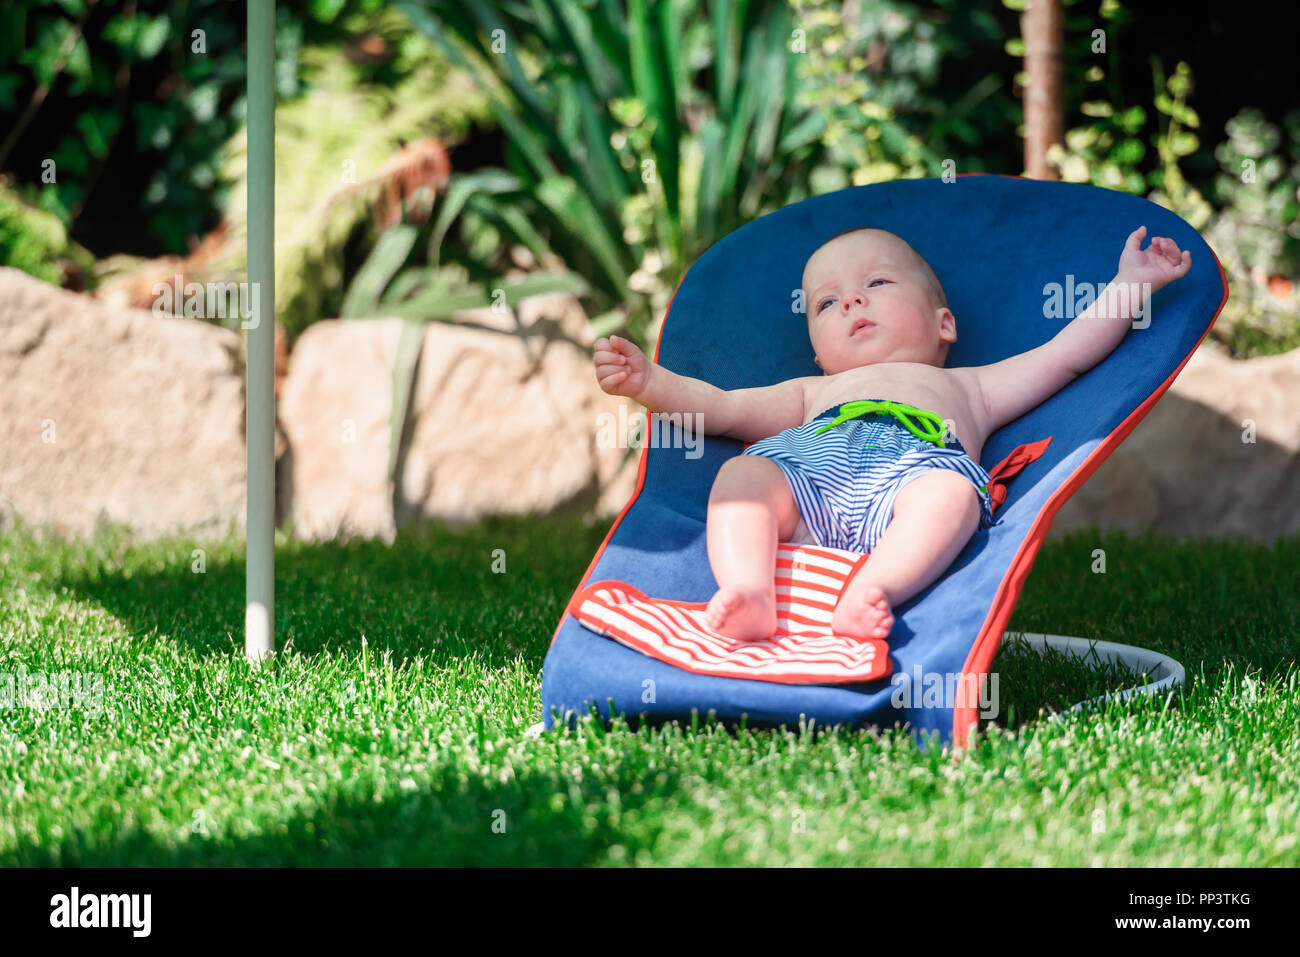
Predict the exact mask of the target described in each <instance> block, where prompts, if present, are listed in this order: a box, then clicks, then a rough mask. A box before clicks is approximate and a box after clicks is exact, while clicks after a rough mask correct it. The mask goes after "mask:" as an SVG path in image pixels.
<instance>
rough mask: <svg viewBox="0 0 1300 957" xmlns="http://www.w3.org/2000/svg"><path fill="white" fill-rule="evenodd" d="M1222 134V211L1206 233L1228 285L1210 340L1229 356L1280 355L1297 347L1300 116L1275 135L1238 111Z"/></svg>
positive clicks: (1259, 119) (1259, 118) (1250, 113)
mask: <svg viewBox="0 0 1300 957" xmlns="http://www.w3.org/2000/svg"><path fill="white" fill-rule="evenodd" d="M1226 131H1227V134H1228V138H1227V140H1226V141H1224V142H1223V143H1220V144H1219V146H1218V148H1217V149H1216V150H1215V157H1216V158H1217V159H1218V161H1219V164H1220V167H1221V170H1222V172H1221V173H1220V175H1219V177H1218V179H1217V180H1216V181H1215V194H1216V198H1217V201H1218V202H1219V203H1220V204H1221V205H1222V209H1221V210H1220V211H1219V213H1218V214H1217V215H1216V217H1215V219H1214V221H1213V223H1212V224H1211V225H1210V227H1209V229H1208V230H1207V231H1206V238H1207V240H1208V241H1209V242H1210V243H1211V244H1212V245H1213V246H1214V249H1215V252H1216V253H1218V255H1219V258H1220V259H1221V260H1223V264H1224V270H1225V272H1227V274H1228V277H1229V283H1230V285H1231V295H1230V296H1229V299H1228V302H1227V304H1226V305H1225V306H1224V307H1223V312H1222V313H1221V314H1220V316H1219V321H1218V322H1217V323H1216V324H1215V333H1216V336H1217V337H1218V338H1219V339H1220V340H1221V341H1223V342H1224V343H1225V344H1226V345H1227V346H1228V347H1229V348H1230V349H1231V350H1232V352H1233V354H1234V355H1238V356H1246V355H1260V354H1268V353H1275V352H1285V351H1288V350H1290V349H1294V348H1297V347H1300V294H1298V293H1297V286H1298V285H1300V110H1293V111H1291V112H1290V113H1288V114H1287V115H1286V116H1285V117H1283V120H1282V132H1279V130H1278V128H1277V127H1276V126H1274V125H1273V124H1272V123H1269V122H1268V121H1267V120H1266V119H1265V118H1264V117H1263V115H1262V114H1261V113H1260V112H1259V111H1258V110H1254V109H1243V110H1241V111H1240V112H1239V113H1237V115H1236V116H1234V117H1233V118H1232V119H1230V120H1229V121H1228V122H1227V124H1226Z"/></svg>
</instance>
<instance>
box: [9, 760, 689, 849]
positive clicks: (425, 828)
mask: <svg viewBox="0 0 1300 957" xmlns="http://www.w3.org/2000/svg"><path fill="white" fill-rule="evenodd" d="M519 770H520V771H521V772H522V773H520V774H519V775H518V776H517V777H513V778H511V779H510V780H509V782H508V783H502V782H500V781H485V780H484V779H482V778H480V777H477V776H474V775H464V774H463V772H462V771H461V770H459V769H455V768H449V769H445V770H444V771H443V773H442V775H441V777H440V778H439V779H438V780H437V781H435V782H434V785H433V788H430V787H429V785H428V783H424V784H422V785H421V787H420V788H419V789H416V790H411V791H409V792H406V793H403V794H400V795H388V796H386V797H385V798H383V799H382V800H380V801H378V802H376V801H374V800H373V799H372V797H371V796H370V795H369V794H367V793H364V789H363V788H354V789H353V790H351V791H348V792H346V793H337V792H336V793H331V794H329V795H327V796H325V797H324V799H323V800H322V802H321V803H320V804H319V805H317V806H315V807H311V808H306V809H302V810H300V811H298V812H297V813H291V814H286V815H285V816H284V817H282V818H280V819H278V820H270V821H266V822H265V823H264V824H263V828H264V830H265V833H261V834H257V835H254V836H247V837H212V838H208V837H205V836H203V834H202V833H195V829H196V828H199V825H194V826H189V827H187V826H186V825H184V824H182V825H181V827H182V828H183V829H184V832H185V833H187V834H188V839H186V840H184V841H183V842H180V843H176V844H173V843H171V842H169V841H166V840H162V841H160V840H159V839H158V838H157V837H156V836H154V835H151V834H149V833H147V832H145V831H143V830H140V829H138V828H132V829H130V830H122V829H114V830H112V831H111V832H108V833H104V832H103V831H102V830H101V829H98V828H96V829H74V830H72V831H71V833H68V834H67V835H66V836H65V837H64V838H63V839H62V840H61V841H60V842H59V844H58V846H57V847H49V846H46V845H41V844H35V843H29V842H28V841H27V840H23V841H22V842H20V843H19V844H18V846H17V847H16V849H15V850H14V851H12V852H11V853H10V854H8V855H6V860H5V862H4V863H6V864H7V865H11V866H25V867H51V866H62V867H67V866H79V867H155V866H156V867H194V866H201V867H234V866H238V867H268V866H270V867H274V866H294V867H304V866H306V867H323V866H330V867H337V866H372V867H375V866H449V867H474V866H485V867H486V866H516V867H530V866H547V867H578V866H585V865H591V864H597V863H600V862H602V861H603V860H605V859H606V858H607V857H608V855H609V851H610V848H612V847H614V846H616V845H621V846H622V847H623V848H625V850H626V857H625V860H626V861H627V862H633V861H634V860H635V858H636V855H637V852H638V851H640V850H642V849H643V848H646V847H648V846H649V845H651V844H652V843H653V842H654V840H655V838H656V836H657V835H656V834H655V832H654V824H653V819H654V817H655V816H654V815H638V820H640V821H645V822H647V825H646V827H645V828H639V829H638V830H637V833H636V834H635V835H631V836H630V835H629V834H627V833H625V832H624V831H623V830H622V829H621V815H623V814H627V813H628V812H638V811H640V810H641V809H643V808H644V807H645V806H646V805H647V804H649V803H651V802H653V801H661V800H662V799H663V797H664V795H666V794H670V793H672V792H673V791H674V790H675V789H676V788H677V786H678V782H677V781H676V780H674V779H671V778H666V777H665V774H666V772H664V773H661V774H660V775H659V776H658V778H657V779H654V778H653V776H652V777H651V778H646V776H645V775H644V774H642V773H640V772H638V771H636V770H633V769H629V770H628V771H627V772H625V773H624V774H621V775H619V776H618V777H617V778H615V779H613V780H611V779H610V778H609V777H606V776H600V775H597V776H584V777H583V778H582V779H581V780H574V779H573V777H571V776H566V777H565V778H564V780H563V781H560V780H559V779H558V777H556V776H552V775H547V774H529V773H528V770H527V766H525V767H523V768H520V769H519ZM638 783H641V784H642V786H643V789H642V790H641V791H640V792H639V793H638V792H635V791H634V790H633V788H634V786H636V785H637V784H638ZM615 788H616V789H617V790H618V792H619V800H618V801H617V802H611V801H610V799H609V792H610V791H611V790H613V789H615ZM211 823H212V825H213V827H214V828H215V827H216V826H217V825H220V829H221V830H222V831H224V832H227V833H228V832H229V831H232V830H236V829H238V824H237V823H236V822H231V821H213V822H211ZM206 826H207V824H206V823H203V827H206ZM199 829H200V830H202V828H199Z"/></svg>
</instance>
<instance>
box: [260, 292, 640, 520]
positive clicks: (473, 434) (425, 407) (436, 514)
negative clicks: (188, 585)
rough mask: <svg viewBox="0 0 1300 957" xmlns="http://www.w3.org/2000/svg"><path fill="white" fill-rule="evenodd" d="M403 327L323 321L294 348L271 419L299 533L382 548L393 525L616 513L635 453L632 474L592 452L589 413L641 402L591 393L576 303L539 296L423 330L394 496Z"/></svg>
mask: <svg viewBox="0 0 1300 957" xmlns="http://www.w3.org/2000/svg"><path fill="white" fill-rule="evenodd" d="M401 327H402V322H401V320H396V319H378V320H376V319H368V320H330V321H326V322H318V323H313V324H312V325H311V326H310V327H309V328H308V329H307V330H306V331H305V332H304V333H303V334H302V336H301V337H300V338H299V340H298V343H297V345H296V347H295V349H294V351H293V353H292V355H291V356H290V361H289V374H288V378H287V380H286V384H285V393H284V401H283V403H282V405H281V409H280V416H281V421H282V423H283V425H284V429H285V433H286V435H287V436H288V440H289V446H290V450H289V453H288V455H287V461H289V462H290V463H291V464H290V467H289V469H288V472H287V475H288V480H289V482H290V483H291V487H292V491H291V494H290V496H289V505H288V510H289V515H290V517H291V521H292V525H293V532H294V534H295V536H298V537H301V538H305V539H309V540H321V539H326V538H330V537H333V536H336V535H347V536H351V535H357V536H363V537H371V536H375V537H381V538H383V539H384V540H386V541H390V542H391V541H392V539H393V536H394V535H395V533H396V528H397V527H398V526H400V525H402V524H405V523H407V522H410V521H416V520H420V519H426V518H438V519H442V520H444V521H448V522H452V523H459V522H468V521H473V520H475V519H477V518H479V517H481V516H484V515H488V514H522V513H541V512H547V511H550V510H552V509H555V508H558V507H562V506H566V505H581V506H582V507H584V508H589V509H594V510H595V511H596V512H597V513H598V514H600V513H602V510H603V511H604V513H605V514H610V515H612V514H614V513H616V512H617V511H618V510H620V509H621V508H622V506H623V504H624V503H625V502H626V500H627V498H628V496H630V494H631V491H632V487H633V485H634V483H635V478H636V456H635V454H634V455H633V456H632V457H631V468H630V469H629V468H628V467H627V465H628V459H629V456H628V455H627V450H626V449H624V448H600V447H599V445H598V442H597V435H598V432H599V426H600V418H599V416H600V415H601V413H608V414H611V415H614V416H618V415H620V414H621V415H624V416H627V415H629V414H632V413H634V412H636V411H638V410H639V408H640V407H639V406H635V404H634V403H630V402H628V401H627V400H622V399H617V398H614V397H611V396H607V395H605V394H604V393H603V392H602V391H601V390H600V386H599V385H598V384H597V382H596V377H595V374H594V370H593V367H592V364H591V345H592V338H591V337H590V335H589V334H588V333H587V323H586V316H585V315H584V314H583V312H582V309H581V307H580V306H579V304H578V302H577V300H576V299H574V298H573V297H572V296H568V295H564V294H555V295H549V296H537V297H532V298H530V299H527V300H524V301H523V302H521V303H519V305H518V308H517V310H510V309H501V310H496V309H492V308H484V309H476V310H467V311H465V312H462V313H459V314H457V316H456V321H455V322H452V323H444V322H433V323H429V324H427V325H426V326H425V327H424V333H423V339H422V343H421V351H420V359H419V365H418V367H417V370H416V379H415V386H414V389H413V394H412V399H411V409H410V412H409V414H408V416H407V423H406V429H405V433H404V440H403V444H402V447H401V452H400V456H399V459H398V471H399V474H400V476H401V480H400V484H399V487H398V488H397V489H395V490H394V489H391V488H390V487H389V483H388V480H387V474H386V469H387V462H388V450H389V434H390V424H389V423H390V414H391V409H392V369H393V361H394V358H395V355H396V349H397V343H398V338H399V336H400V334H401ZM620 406H622V407H623V409H622V411H620ZM629 472H630V475H629ZM620 496H621V497H620ZM611 509H612V511H610V510H611Z"/></svg>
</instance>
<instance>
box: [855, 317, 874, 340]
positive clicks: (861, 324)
mask: <svg viewBox="0 0 1300 957" xmlns="http://www.w3.org/2000/svg"><path fill="white" fill-rule="evenodd" d="M874 325H875V323H874V322H872V321H871V320H870V319H855V320H853V325H851V326H850V327H849V337H850V338H852V337H853V336H855V335H857V334H858V333H859V332H860V331H861V330H863V329H865V328H867V327H868V326H874Z"/></svg>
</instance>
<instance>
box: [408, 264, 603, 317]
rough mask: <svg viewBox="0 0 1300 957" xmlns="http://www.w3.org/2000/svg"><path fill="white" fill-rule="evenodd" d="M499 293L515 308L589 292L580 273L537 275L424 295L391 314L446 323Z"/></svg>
mask: <svg viewBox="0 0 1300 957" xmlns="http://www.w3.org/2000/svg"><path fill="white" fill-rule="evenodd" d="M498 289H499V290H501V292H502V301H504V303H505V304H506V305H512V306H513V305H514V304H515V303H517V302H519V301H520V300H522V299H527V298H528V297H529V296H542V295H547V294H550V293H556V292H567V293H571V294H573V295H575V296H583V295H587V293H588V292H590V287H589V285H588V283H587V281H586V280H585V279H583V278H582V277H581V276H579V275H578V274H577V273H573V272H568V271H556V272H537V273H532V274H530V275H528V276H526V277H524V278H523V279H520V280H516V281H514V282H510V283H501V284H500V285H497V286H487V285H484V284H482V283H475V284H473V285H468V286H465V287H462V288H461V289H457V290H453V291H447V290H441V291H439V292H438V293H437V294H434V293H421V294H420V295H418V296H415V297H413V298H411V299H408V300H406V302H403V303H399V304H398V305H397V306H395V307H394V308H393V309H392V310H390V312H389V314H390V315H393V316H396V317H398V318H400V319H412V320H419V321H428V320H447V319H451V318H452V317H453V316H454V315H455V314H456V313H458V312H463V311H464V310H466V309H480V308H483V307H485V306H490V305H492V302H493V297H494V296H495V294H496V291H497V290H498Z"/></svg>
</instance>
